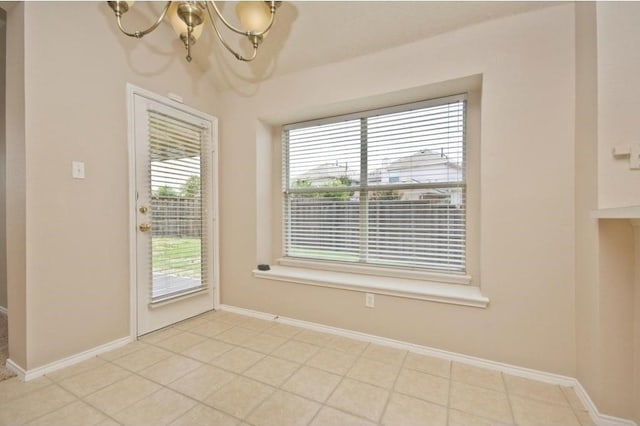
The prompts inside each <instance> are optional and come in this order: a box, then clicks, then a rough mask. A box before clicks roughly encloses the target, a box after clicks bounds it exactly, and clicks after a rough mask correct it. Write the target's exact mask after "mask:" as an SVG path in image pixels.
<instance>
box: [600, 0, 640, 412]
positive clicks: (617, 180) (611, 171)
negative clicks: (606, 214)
mask: <svg viewBox="0 0 640 426" xmlns="http://www.w3.org/2000/svg"><path fill="white" fill-rule="evenodd" d="M639 19H640V4H638V3H636V2H629V3H613V2H612V3H609V2H601V3H598V4H597V34H598V36H597V55H598V69H597V75H598V78H597V81H598V95H597V96H598V114H597V117H598V123H597V135H598V207H600V208H610V207H624V206H629V205H636V206H637V205H640V191H638V188H640V171H638V170H630V169H629V162H628V159H626V158H625V159H617V158H615V157H613V156H612V150H613V147H615V146H617V145H629V144H640V141H639V140H638V131H637V129H638V128H637V122H638V112H639V111H640V98H639V97H638V94H639V93H640V83H639V82H638V81H637V78H636V77H637V74H638V71H639V70H640V52H638V51H637V49H635V48H634V47H633V46H637V45H638V43H640V30H639V29H638V28H637V25H636V23H637V22H638V20H639ZM632 229H633V228H632V226H631V223H630V222H629V221H628V220H602V221H600V224H599V234H598V240H599V244H598V259H599V273H598V277H599V282H598V286H597V293H595V294H596V295H597V297H596V298H595V302H596V304H595V314H596V316H597V319H598V321H597V327H596V329H595V330H594V333H596V335H597V337H596V341H595V342H594V343H595V344H596V346H595V347H596V348H598V349H597V351H596V355H597V356H598V357H599V359H598V360H597V362H598V365H597V369H596V371H597V374H596V375H594V377H593V378H594V379H595V380H596V383H597V386H596V388H595V393H596V396H595V398H594V399H595V401H596V402H597V403H598V405H599V407H600V409H601V410H602V411H603V412H610V413H616V414H617V415H619V416H623V417H628V418H631V417H632V418H633V419H634V420H635V421H636V422H640V358H639V357H640V353H639V352H640V346H638V343H637V339H638V338H637V336H638V335H640V326H639V325H638V322H637V312H638V310H640V304H639V303H638V300H639V299H638V295H637V293H638V292H639V291H640V286H639V285H638V281H639V280H640V275H638V274H637V272H635V271H637V270H638V253H639V251H638V250H640V247H638V246H634V237H633V231H632ZM636 241H637V238H636ZM634 301H635V302H634ZM634 311H635V312H636V314H635V315H636V320H635V321H634ZM634 338H635V340H636V343H635V347H634ZM588 389H589V388H588ZM611 389H617V390H619V392H616V393H612V392H611ZM589 390H590V391H591V390H592V389H589ZM634 407H635V408H634Z"/></svg>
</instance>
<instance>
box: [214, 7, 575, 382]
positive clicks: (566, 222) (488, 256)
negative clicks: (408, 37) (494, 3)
mask: <svg viewBox="0 0 640 426" xmlns="http://www.w3.org/2000/svg"><path fill="white" fill-rule="evenodd" d="M574 51H575V40H574V7H573V6H572V5H563V6H557V7H553V8H549V9H545V10H541V11H537V12H532V13H529V14H526V15H521V16H515V17H511V18H507V19H502V20H498V21H493V22H489V23H485V24H481V25H476V26H473V27H470V28H467V29H463V30H461V31H457V32H455V33H450V34H445V35H442V36H439V37H435V38H432V39H429V40H423V41H417V42H415V43H413V44H410V45H406V46H402V47H399V48H395V49H392V50H387V51H384V52H381V53H377V54H372V55H367V56H363V57H358V58H354V59H351V60H349V61H346V62H341V63H336V64H331V65H327V66H323V67H319V68H316V69H311V70H308V71H305V72H301V73H297V74H292V75H289V76H284V77H282V78H279V79H275V80H272V81H268V82H265V83H263V84H262V85H260V86H259V87H253V88H250V89H249V88H242V89H239V90H238V91H237V92H235V91H232V92H227V93H225V94H224V99H225V105H226V108H225V110H224V111H223V112H222V113H221V144H222V148H221V180H222V182H233V185H230V184H227V185H224V184H223V187H222V189H221V206H220V207H221V220H222V222H223V223H224V226H223V227H222V234H221V237H222V247H223V252H222V259H221V261H222V266H221V271H222V280H221V281H222V302H223V303H226V304H230V305H235V306H241V307H244V308H250V309H255V310H259V311H265V312H270V313H273V314H278V315H283V316H288V317H293V318H299V319H303V320H309V321H315V322H319V323H323V324H328V325H332V326H337V327H343V328H347V329H352V330H357V331H362V332H366V333H372V334H376V335H381V336H385V337H390V338H394V339H399V340H404V341H409V342H415V343H419V344H424V345H428V346H431V347H436V348H440V349H445V350H450V351H455V352H460V353H464V354H468V355H474V356H479V357H483V358H488V359H492V360H495V361H503V362H508V363H512V364H516V365H521V366H525V367H531V368H536V369H541V370H545V371H551V372H556V373H562V374H568V375H575V372H576V369H575V359H576V353H575V347H576V345H575V312H574V306H575V303H574V281H575V280H574V257H573V256H574V255H573V253H574V244H575V241H574V221H575V219H574V192H573V189H574V132H575V129H574V111H575V105H574V91H575V77H574V76H575V71H574ZM473 74H482V78H483V85H482V118H481V128H482V130H481V141H482V142H481V147H480V152H481V159H482V160H481V182H480V190H481V194H482V202H481V207H480V225H481V227H480V235H481V242H480V270H481V273H480V275H479V276H475V277H474V282H475V283H477V284H480V286H481V287H482V291H483V293H484V294H486V295H487V296H488V297H489V298H490V299H491V304H490V306H489V308H487V309H484V310H483V309H474V308H467V307H460V306H453V305H445V304H438V303H432V302H425V301H417V300H408V299H402V298H397V297H388V296H380V295H379V296H378V298H377V299H376V308H375V309H366V308H365V307H364V296H363V294H362V293H359V292H353V291H345V290H336V289H327V288H318V287H311V286H304V285H300V284H294V283H283V282H274V281H269V280H263V279H255V278H253V277H252V275H251V270H252V269H253V268H255V265H256V263H257V262H258V261H264V257H265V249H264V247H262V246H260V247H258V246H257V244H256V241H268V239H267V238H264V237H263V236H262V235H261V233H262V232H265V231H266V232H268V230H265V229H264V222H263V220H262V216H261V215H262V214H264V213H265V212H271V213H272V214H273V215H274V216H275V215H279V201H278V200H279V197H280V195H279V193H278V189H277V188H278V187H279V182H280V170H279V168H278V160H277V158H273V159H272V160H271V161H272V162H271V166H272V170H271V171H270V172H271V174H270V175H269V177H270V178H271V180H272V181H273V184H272V186H273V188H274V196H275V198H273V199H272V205H271V206H266V205H265V197H264V196H263V193H262V191H264V183H263V181H262V180H263V179H264V176H262V175H258V174H257V173H258V172H261V171H264V170H265V162H268V161H269V157H270V155H264V151H265V150H269V149H270V150H271V154H272V155H271V157H275V156H277V155H279V154H278V152H279V151H278V144H279V140H278V139H277V138H274V139H273V140H270V139H269V138H266V137H264V136H261V135H264V134H265V133H268V132H265V131H264V129H261V128H260V127H261V126H262V124H261V123H262V122H267V123H269V124H271V125H278V124H283V123H286V122H289V121H295V120H300V119H303V118H313V117H321V116H323V115H329V114H335V113H338V112H344V110H345V109H348V108H349V107H354V105H358V107H362V106H365V107H367V106H368V107H373V106H378V104H379V103H380V102H381V101H383V100H384V99H389V98H392V97H394V94H397V93H398V92H402V93H405V94H406V93H407V92H409V93H410V92H411V90H412V89H413V88H424V86H428V85H431V84H433V83H437V82H441V81H445V80H450V79H453V78H458V77H464V76H469V75H473ZM421 90H423V89H416V90H415V94H414V95H413V96H416V95H417V94H418V93H419V92H420V91H421ZM249 92H252V93H255V95H254V96H251V97H247V96H239V93H249ZM263 144H266V145H268V146H267V147H266V148H265V146H263ZM258 154H259V155H258ZM239 194H241V196H240V195H239ZM258 200H260V204H258ZM274 220H277V217H274ZM258 225H261V226H260V227H258ZM272 237H273V239H274V240H277V239H279V238H280V236H279V235H278V234H277V233H276V234H274V235H273V236H272ZM273 246H275V247H277V246H278V244H275V243H274V244H273ZM278 256H279V253H277V252H275V251H274V250H272V251H271V253H270V255H269V256H268V258H269V261H271V262H273V260H274V259H275V258H277V257H278Z"/></svg>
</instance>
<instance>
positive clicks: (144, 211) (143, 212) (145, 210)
mask: <svg viewBox="0 0 640 426" xmlns="http://www.w3.org/2000/svg"><path fill="white" fill-rule="evenodd" d="M148 211H149V209H148V208H147V207H146V206H142V207H140V213H142V214H146V213H147V212H148Z"/></svg>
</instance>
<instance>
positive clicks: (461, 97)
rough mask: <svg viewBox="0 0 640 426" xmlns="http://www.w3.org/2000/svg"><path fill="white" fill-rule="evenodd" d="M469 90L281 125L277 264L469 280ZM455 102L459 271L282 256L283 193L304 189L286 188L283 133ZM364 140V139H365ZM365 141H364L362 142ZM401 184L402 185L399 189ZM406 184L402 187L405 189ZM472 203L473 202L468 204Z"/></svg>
mask: <svg viewBox="0 0 640 426" xmlns="http://www.w3.org/2000/svg"><path fill="white" fill-rule="evenodd" d="M470 92H472V91H462V92H460V93H457V94H454V95H449V96H443V97H437V98H432V99H427V100H422V101H418V102H411V103H403V104H398V105H394V106H389V107H382V108H376V109H371V110H365V111H360V112H355V113H348V114H341V115H335V116H330V117H326V118H321V119H315V120H307V121H301V122H298V123H293V124H287V125H284V126H283V127H282V128H281V132H280V133H281V137H282V138H281V143H282V151H281V154H282V156H281V159H280V165H281V171H282V174H281V177H282V183H281V197H282V204H281V208H280V215H281V217H280V226H282V229H281V231H282V246H281V250H282V251H281V253H282V254H283V256H282V257H281V258H279V259H277V262H278V264H280V265H283V266H290V267H301V268H308V269H318V270H327V271H337V272H346V273H356V274H365V275H376V276H383V277H396V278H408V279H422V280H424V279H427V280H430V281H431V280H433V281H435V282H444V283H451V284H463V285H468V284H470V283H471V276H470V275H468V271H469V269H468V267H469V253H468V251H469V244H468V239H469V230H468V223H467V222H468V211H469V207H470V206H469V202H468V201H467V200H466V198H467V196H466V193H467V191H468V185H469V182H468V181H469V173H468V172H469V164H468V158H467V157H468V153H467V146H468V144H469V139H468V133H469V132H468V127H469V112H468V111H469V108H470V103H469V100H470V98H471V100H472V101H473V100H474V98H475V95H474V94H473V93H470ZM457 101H463V102H465V107H464V118H463V120H464V129H463V148H462V158H463V160H462V162H463V165H464V169H463V173H462V176H463V179H462V181H461V182H456V183H455V185H459V186H461V187H462V191H463V194H464V195H463V197H464V199H465V202H464V220H465V225H464V231H465V238H464V250H465V252H464V254H463V259H464V269H463V270H462V271H448V270H444V269H428V268H415V267H410V266H409V267H407V266H397V265H389V266H387V265H382V264H376V263H368V262H341V261H339V260H325V259H319V258H316V259H314V258H303V257H302V258H301V257H290V256H286V255H285V250H286V248H287V243H286V238H287V224H286V221H287V203H286V200H287V194H291V193H298V192H301V193H302V192H304V191H300V190H293V191H292V190H291V189H292V188H290V174H289V167H288V164H287V160H288V152H287V149H288V147H287V146H286V144H287V141H286V139H287V138H285V134H286V133H285V132H288V131H290V130H295V129H300V128H308V127H312V126H320V125H324V124H334V123H340V122H345V121H349V120H361V119H363V118H370V117H376V116H381V115H386V114H395V113H402V112H408V111H411V110H419V109H424V108H429V107H436V106H442V105H446V104H449V103H454V102H457ZM475 101H477V99H475ZM365 139H366V138H365ZM365 143H366V142H365ZM366 161H367V160H366V159H363V160H362V161H361V163H360V166H361V167H362V168H363V169H364V172H361V173H362V176H364V177H365V178H366V177H367V176H368V171H367V168H366V166H367V165H366ZM363 162H364V164H365V166H364V167H363V166H362V164H363ZM447 185H453V184H452V183H450V182H448V183H444V184H443V183H439V184H429V183H420V184H404V185H402V184H401V185H397V184H393V183H389V184H387V185H386V186H384V185H368V182H367V180H365V181H364V183H363V182H362V179H361V181H360V184H359V185H357V186H345V187H335V188H331V189H328V190H327V191H331V192H333V191H341V190H346V191H354V190H355V191H360V192H363V191H368V190H373V189H372V188H375V190H384V189H387V186H388V187H389V188H391V187H393V188H392V189H394V190H395V189H413V188H419V189H425V188H428V187H435V186H438V187H445V186H447ZM401 187H402V188H401ZM405 187H406V188H405ZM317 189H318V190H320V192H321V191H322V190H321V189H320V188H317ZM363 202H364V203H367V201H363ZM472 204H473V203H472Z"/></svg>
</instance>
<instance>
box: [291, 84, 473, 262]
mask: <svg viewBox="0 0 640 426" xmlns="http://www.w3.org/2000/svg"><path fill="white" fill-rule="evenodd" d="M465 115H466V96H465V95H457V96H452V97H448V98H442V99H436V100H430V101H425V102H420V103H415V104H410V105H402V106H397V107H391V108H385V109H379V110H375V111H368V112H364V113H357V114H350V115H346V116H340V117H333V118H329V119H323V120H316V121H312V122H305V123H298V124H292V125H288V126H285V127H284V129H283V192H284V206H283V218H284V227H283V228H284V252H285V253H284V254H285V256H287V257H293V258H304V259H316V260H323V261H326V260H328V261H339V262H350V263H364V264H371V265H377V266H388V267H399V268H409V269H421V270H432V271H438V272H450V273H464V272H466V204H465V200H466V197H465V193H466V181H465Z"/></svg>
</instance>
